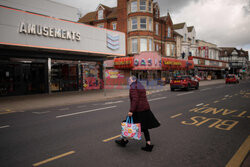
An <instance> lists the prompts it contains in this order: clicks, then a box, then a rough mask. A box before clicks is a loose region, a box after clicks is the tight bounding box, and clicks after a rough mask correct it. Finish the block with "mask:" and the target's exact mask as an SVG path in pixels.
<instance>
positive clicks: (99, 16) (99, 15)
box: [98, 10, 103, 20]
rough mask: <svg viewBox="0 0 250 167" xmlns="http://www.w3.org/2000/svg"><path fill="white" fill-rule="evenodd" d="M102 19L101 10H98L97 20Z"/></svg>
mask: <svg viewBox="0 0 250 167" xmlns="http://www.w3.org/2000/svg"><path fill="white" fill-rule="evenodd" d="M101 19H103V10H98V20H101Z"/></svg>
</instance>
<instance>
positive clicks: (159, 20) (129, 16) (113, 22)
mask: <svg viewBox="0 0 250 167" xmlns="http://www.w3.org/2000/svg"><path fill="white" fill-rule="evenodd" d="M78 22H81V23H85V24H89V25H93V26H97V27H100V28H107V29H112V30H116V31H121V32H124V33H126V37H127V41H126V44H127V55H129V56H132V55H135V54H139V53H140V52H143V51H157V52H159V53H160V55H162V56H171V57H175V56H176V53H175V50H176V49H175V40H174V36H173V22H172V20H171V17H170V15H169V13H168V14H167V16H164V17H160V9H159V5H158V3H157V2H153V0H117V7H113V8H111V7H108V6H105V5H102V4H100V5H99V6H98V7H97V9H96V11H93V12H90V13H87V14H86V15H85V16H83V17H82V18H80V19H79V21H78Z"/></svg>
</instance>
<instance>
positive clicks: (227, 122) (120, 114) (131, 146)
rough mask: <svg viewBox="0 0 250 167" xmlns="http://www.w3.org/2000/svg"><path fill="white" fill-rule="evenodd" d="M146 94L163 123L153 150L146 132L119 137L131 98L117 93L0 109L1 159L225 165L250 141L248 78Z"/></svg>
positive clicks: (159, 166) (21, 165)
mask: <svg viewBox="0 0 250 167" xmlns="http://www.w3.org/2000/svg"><path fill="white" fill-rule="evenodd" d="M148 100H149V103H150V106H151V110H152V111H153V113H154V114H155V116H156V118H157V119H158V120H159V121H160V123H161V126H160V127H159V128H156V129H152V130H150V135H151V140H152V144H154V145H155V147H154V150H153V151H152V152H151V153H148V152H144V151H142V150H141V147H142V146H144V145H145V141H144V137H143V138H142V140H141V141H135V140H130V141H129V143H128V145H127V147H125V148H121V147H118V146H117V145H116V144H115V142H114V140H115V139H118V138H119V134H120V128H121V125H120V123H121V121H122V120H124V119H125V117H126V114H127V113H128V111H129V105H130V104H129V98H116V99H113V100H110V99H109V100H107V101H105V100H103V101H98V102H91V103H84V102H83V103H82V104H78V105H69V106H59V107H50V108H46V109H39V110H32V111H25V112H18V113H10V114H4V115H0V150H1V152H0V166H1V167H28V166H46V167H68V166H74V167H83V166H90V167H91V166H98V167H101V166H107V167H113V166H114V167H118V166H119V167H125V166H131V167H133V166H136V167H142V166H143V167H147V166H148V167H168V166H169V167H183V166H185V167H189V166H190V167H201V166H202V167H222V166H226V165H227V164H228V163H229V162H230V160H231V162H230V163H232V164H234V163H235V161H234V159H233V160H232V158H233V157H234V155H235V153H236V152H237V151H238V150H239V149H240V148H241V146H242V144H244V143H245V142H246V141H247V146H249V131H250V124H249V119H250V114H249V112H250V103H249V101H250V80H246V81H240V84H227V85H226V84H216V85H210V86H201V87H200V88H199V89H198V90H189V91H183V90H176V91H174V92H171V91H169V90H167V91H162V92H158V93H154V94H150V95H148ZM31 105H32V104H31ZM242 148H243V150H241V151H243V152H246V151H247V152H248V151H249V150H245V149H247V147H242ZM240 158H243V159H244V158H245V157H240Z"/></svg>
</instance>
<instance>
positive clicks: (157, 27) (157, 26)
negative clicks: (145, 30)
mask: <svg viewBox="0 0 250 167" xmlns="http://www.w3.org/2000/svg"><path fill="white" fill-rule="evenodd" d="M155 34H156V35H159V24H158V23H156V24H155Z"/></svg>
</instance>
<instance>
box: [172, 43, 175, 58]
mask: <svg viewBox="0 0 250 167" xmlns="http://www.w3.org/2000/svg"><path fill="white" fill-rule="evenodd" d="M174 54H175V45H172V56H173V57H174Z"/></svg>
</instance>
